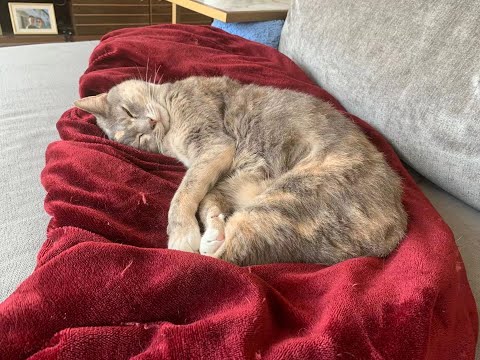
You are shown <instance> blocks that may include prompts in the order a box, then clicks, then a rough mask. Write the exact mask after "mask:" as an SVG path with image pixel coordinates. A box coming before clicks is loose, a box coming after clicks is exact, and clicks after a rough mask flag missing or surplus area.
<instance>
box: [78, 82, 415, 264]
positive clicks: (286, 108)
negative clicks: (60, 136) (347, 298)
mask: <svg viewBox="0 0 480 360" xmlns="http://www.w3.org/2000/svg"><path fill="white" fill-rule="evenodd" d="M75 105H76V106H77V107H78V108H80V109H83V110H85V111H87V112H89V113H91V114H93V115H95V117H96V119H97V124H98V126H99V127H100V128H101V129H102V130H103V131H104V132H105V133H106V135H107V136H108V137H109V138H110V139H112V140H115V141H117V142H120V143H123V144H127V145H131V146H134V147H136V148H138V149H143V150H146V151H151V152H159V153H162V154H165V155H167V156H171V157H174V158H176V159H178V160H179V161H181V162H182V163H183V164H184V165H185V166H186V167H187V168H188V170H187V172H186V174H185V177H184V179H183V180H182V182H181V184H180V186H179V188H178V190H177V191H176V193H175V195H174V197H173V199H172V202H171V204H170V209H169V213H168V226H167V233H168V248H169V249H176V250H183V251H190V252H200V253H201V254H204V255H208V256H213V257H215V258H219V259H223V260H226V261H229V262H232V263H234V264H238V265H255V264H266V263H274V262H308V263H321V264H325V265H331V264H335V263H338V262H340V261H343V260H346V259H350V258H354V257H361V256H377V257H385V256H387V255H389V254H390V253H391V252H392V251H393V250H394V249H395V248H396V247H397V245H398V244H399V242H400V241H401V239H402V238H403V236H404V234H405V231H406V227H407V215H406V212H405V210H404V208H403V205H402V202H401V197H402V187H401V180H400V178H399V176H398V175H397V174H396V173H395V172H394V171H393V170H392V169H391V168H390V167H389V165H388V164H387V163H386V161H385V159H384V157H383V155H382V153H380V152H379V151H378V150H377V149H376V148H375V146H374V145H373V144H371V143H370V141H369V140H368V139H367V137H366V135H365V134H364V133H363V132H362V131H361V130H360V129H359V128H358V127H357V126H356V125H355V124H354V123H353V122H352V121H350V120H348V119H347V118H346V117H345V116H343V115H342V114H341V113H340V112H339V111H337V110H335V109H334V108H333V107H332V106H331V105H330V104H328V103H327V102H324V101H322V100H320V99H317V98H315V97H313V96H310V95H307V94H304V93H300V92H295V91H292V90H286V89H277V88H273V87H266V86H258V85H251V84H250V85H248V84H247V85H246V84H241V83H240V82H238V81H235V80H233V79H230V78H228V77H190V78H186V79H184V80H180V81H176V82H173V83H164V84H153V83H148V82H145V81H141V80H127V81H124V82H122V83H120V84H119V85H116V86H114V87H113V88H112V89H111V90H110V91H109V92H108V93H103V94H100V95H97V96H91V97H86V98H83V99H81V100H78V101H76V102H75ZM197 216H198V219H199V221H200V224H199V221H197ZM201 227H202V229H203V230H204V231H203V235H202V233H201Z"/></svg>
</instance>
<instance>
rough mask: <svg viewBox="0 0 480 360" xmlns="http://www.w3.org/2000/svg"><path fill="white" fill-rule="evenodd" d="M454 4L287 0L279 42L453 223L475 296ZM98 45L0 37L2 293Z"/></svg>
mask: <svg viewBox="0 0 480 360" xmlns="http://www.w3.org/2000/svg"><path fill="white" fill-rule="evenodd" d="M459 4H460V3H459V2H455V1H445V0H442V1H440V2H438V1H435V2H434V1H432V0H429V1H423V2H414V1H413V0H410V1H393V0H387V1H383V2H381V3H378V2H373V1H371V2H370V1H366V2H365V1H362V2H354V1H343V0H338V1H326V0H316V1H311V0H295V1H293V4H292V8H291V11H290V12H289V16H288V19H287V21H286V24H285V27H284V29H283V33H282V37H281V44H280V50H281V51H282V52H284V53H285V54H287V55H288V56H290V57H291V58H292V59H293V60H294V61H296V62H297V63H298V64H299V65H300V66H301V67H302V68H303V69H305V71H307V72H308V73H309V74H310V75H311V76H312V78H314V79H315V80H316V81H317V82H318V83H319V84H320V85H321V86H322V87H324V88H325V89H326V90H328V91H329V92H330V93H332V94H333V95H334V96H335V97H336V98H337V99H338V100H339V101H340V102H341V103H342V104H343V105H344V106H345V107H346V108H347V110H348V111H350V112H351V113H353V114H356V115H358V116H359V117H360V118H362V119H363V120H365V121H367V122H369V123H371V124H372V125H373V126H374V127H376V128H377V129H378V130H380V131H381V132H382V133H383V134H384V135H385V136H386V137H387V138H388V139H389V140H390V142H391V143H392V144H393V145H394V146H395V148H396V149H397V151H398V153H399V154H400V155H401V157H402V158H403V159H404V161H405V162H406V163H408V164H409V166H411V167H412V172H414V174H415V178H416V179H417V182H418V184H419V185H420V187H421V188H422V189H423V191H424V192H425V195H427V197H428V198H429V199H430V201H431V202H432V204H433V205H434V206H435V207H436V208H437V210H438V211H439V213H440V214H441V215H442V216H443V218H444V219H445V221H446V222H447V223H448V224H449V225H450V226H451V228H452V230H453V232H454V233H455V236H456V239H457V243H458V246H459V248H460V252H461V253H462V256H463V259H464V261H465V264H466V268H467V273H468V277H469V280H470V283H471V287H472V289H473V292H474V295H475V297H476V299H477V302H478V300H479V299H480V262H479V261H478V257H479V255H480V241H479V240H480V235H479V234H480V212H479V211H478V209H479V208H480V188H479V186H480V185H479V184H480V180H479V174H480V167H479V161H480V151H479V140H478V139H480V135H479V127H480V125H479V124H480V110H479V109H480V85H479V81H480V80H479V79H480V67H479V65H478V64H480V59H479V55H480V29H479V26H480V17H479V16H480V3H479V2H478V1H473V0H465V1H464V2H462V3H461V6H460V5H459ZM95 45H96V42H86V43H73V44H52V45H36V46H25V47H18V48H0V78H1V83H0V127H1V131H0V168H1V169H2V171H0V184H1V186H2V191H3V195H4V196H3V197H2V198H1V199H0V301H1V300H3V299H4V298H6V297H7V296H8V295H9V294H10V293H11V292H12V291H13V290H14V289H15V288H16V286H17V285H18V284H19V283H20V282H21V281H22V280H23V279H24V278H25V277H27V276H28V274H29V273H30V272H31V271H32V269H33V267H34V265H35V255H36V253H37V252H38V250H39V249H40V246H41V244H42V243H43V241H44V240H45V229H46V226H47V222H48V216H47V215H46V214H45V213H44V211H43V209H42V204H43V198H44V196H45V193H44V191H43V188H42V186H41V184H40V179H39V177H40V172H41V170H42V168H43V165H44V153H45V148H46V146H47V144H48V143H49V142H51V141H53V140H54V139H56V137H57V135H56V129H55V121H56V119H57V118H58V117H59V116H60V115H61V113H62V112H63V111H64V110H66V109H67V108H69V107H70V106H71V104H72V102H73V101H74V100H75V99H76V98H77V88H78V85H77V82H78V78H79V76H80V75H81V73H82V72H83V71H84V70H85V69H86V66H87V61H88V56H89V55H90V53H91V51H92V50H93V48H94V46H95ZM32 59H33V61H32ZM413 169H415V170H416V171H415V170H413ZM417 172H418V173H417ZM420 174H421V175H420ZM477 352H478V351H477Z"/></svg>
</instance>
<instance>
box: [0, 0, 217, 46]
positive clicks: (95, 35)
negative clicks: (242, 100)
mask: <svg viewBox="0 0 480 360" xmlns="http://www.w3.org/2000/svg"><path fill="white" fill-rule="evenodd" d="M0 1H1V0H0ZM61 4H62V5H58V4H56V5H55V13H56V14H57V13H58V15H60V16H57V26H58V28H59V34H58V35H13V34H12V33H11V32H12V31H11V29H10V28H9V26H10V25H9V22H10V19H9V17H5V16H6V15H5V12H4V11H3V12H2V10H5V9H4V8H2V7H1V6H0V20H1V21H0V23H1V24H2V28H3V35H0V47H2V46H14V45H26V44H38V43H53V42H65V41H83V40H96V39H100V38H101V37H102V36H103V35H105V34H106V33H107V32H109V31H112V30H116V29H120V28H125V27H136V26H146V25H154V24H170V23H171V20H172V4H171V3H169V2H168V1H166V0H65V2H62V3H61ZM0 5H2V3H0ZM2 6H3V5H2ZM7 13H8V8H7ZM177 22H178V23H182V24H198V25H206V24H210V23H211V22H212V19H211V18H209V17H207V16H204V15H202V14H199V13H197V12H194V11H192V10H189V9H185V8H182V9H179V10H178V11H177Z"/></svg>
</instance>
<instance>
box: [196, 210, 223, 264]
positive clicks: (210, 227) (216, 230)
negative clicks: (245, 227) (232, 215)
mask: <svg viewBox="0 0 480 360" xmlns="http://www.w3.org/2000/svg"><path fill="white" fill-rule="evenodd" d="M224 242H225V215H223V214H220V215H216V216H215V215H213V216H209V217H208V218H207V224H206V229H205V232H204V233H203V236H202V239H201V240H200V254H202V255H207V256H213V255H214V254H215V253H216V252H217V251H218V250H219V249H220V248H221V247H222V245H223V244H224Z"/></svg>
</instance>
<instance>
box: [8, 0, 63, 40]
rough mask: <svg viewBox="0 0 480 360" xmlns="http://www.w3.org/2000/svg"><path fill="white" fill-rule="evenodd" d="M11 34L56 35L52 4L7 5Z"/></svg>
mask: <svg viewBox="0 0 480 360" xmlns="http://www.w3.org/2000/svg"><path fill="white" fill-rule="evenodd" d="M8 8H9V10H10V19H11V20H12V27H13V33H14V34H17V35H20V34H38V35H40V34H58V31H57V22H56V20H55V10H54V9H53V4H43V3H8Z"/></svg>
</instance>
